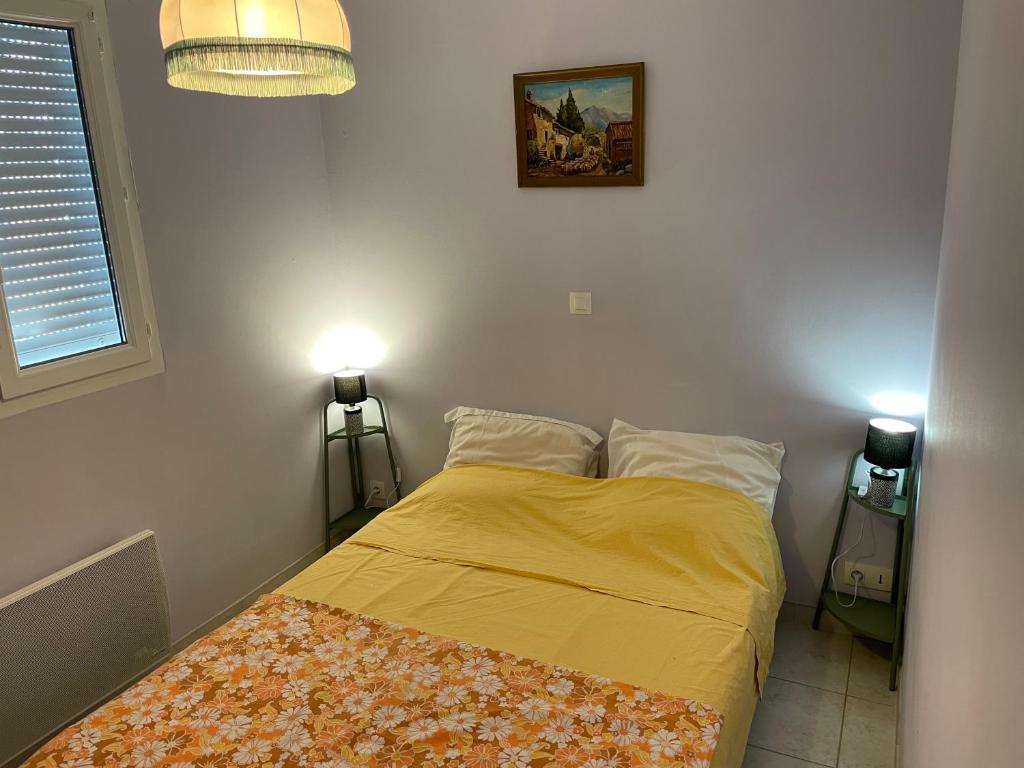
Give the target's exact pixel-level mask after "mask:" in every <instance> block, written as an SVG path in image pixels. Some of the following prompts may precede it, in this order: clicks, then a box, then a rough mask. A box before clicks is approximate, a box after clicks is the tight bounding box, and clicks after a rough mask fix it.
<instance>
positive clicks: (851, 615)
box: [812, 451, 920, 691]
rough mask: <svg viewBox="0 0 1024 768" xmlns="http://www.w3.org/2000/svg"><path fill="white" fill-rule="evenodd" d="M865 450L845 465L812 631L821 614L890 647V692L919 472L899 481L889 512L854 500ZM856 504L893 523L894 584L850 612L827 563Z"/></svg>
mask: <svg viewBox="0 0 1024 768" xmlns="http://www.w3.org/2000/svg"><path fill="white" fill-rule="evenodd" d="M863 456H864V451H859V452H858V453H856V454H855V455H854V457H853V459H851V460H850V470H849V472H848V473H847V476H846V492H845V493H844V495H843V506H842V509H841V510H840V512H839V522H838V523H837V524H836V533H835V536H834V537H833V539H832V550H831V551H830V552H829V555H828V563H829V568H828V569H827V570H826V572H825V578H824V580H823V581H822V583H821V593H820V594H819V596H818V606H817V608H816V609H815V611H814V623H813V624H812V626H813V627H814V629H817V628H818V626H819V625H820V624H821V614H822V612H823V611H828V612H829V613H830V614H832V615H833V616H835V617H836V618H837V619H838V620H839V621H841V622H843V623H844V624H845V625H846V626H848V627H849V628H850V629H851V630H853V633H854V634H855V635H861V636H864V637H870V638H873V639H875V640H880V641H881V642H883V643H888V644H890V645H891V646H892V662H891V663H890V666H889V690H890V691H895V690H896V671H897V669H898V665H899V661H900V655H901V654H902V652H903V616H904V613H905V611H906V607H907V588H908V587H909V584H908V576H909V573H910V548H911V540H912V538H913V531H914V517H915V515H916V514H917V487H918V480H919V474H920V472H919V467H918V465H917V464H914V465H913V466H911V467H910V468H909V469H908V470H907V471H906V473H905V475H904V477H903V493H902V494H900V495H898V496H897V497H896V501H895V502H894V503H893V505H892V508H891V509H884V508H883V507H876V506H875V505H874V504H872V503H871V502H870V501H868V500H867V499H866V498H861V497H860V496H858V495H857V485H856V484H855V483H854V477H855V476H856V472H857V467H858V465H859V462H860V460H861V458H862V457H863ZM851 501H852V502H853V503H854V504H859V505H860V506H861V507H863V508H864V509H865V510H866V512H865V514H876V515H883V516H884V517H889V518H893V519H895V520H896V551H895V555H894V558H893V568H892V572H893V584H892V596H891V597H890V599H889V601H888V602H885V601H882V600H870V599H868V598H866V597H862V596H860V595H858V596H857V600H856V601H855V602H854V604H853V605H852V606H850V607H846V606H844V605H842V604H840V602H839V599H838V598H837V597H836V594H835V592H834V591H832V590H830V589H829V583H830V580H831V576H832V568H831V565H832V561H833V560H835V558H836V553H837V552H838V551H839V542H840V541H841V539H842V537H843V527H844V526H845V525H846V514H847V512H848V511H849V508H850V502H851Z"/></svg>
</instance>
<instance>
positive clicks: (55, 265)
mask: <svg viewBox="0 0 1024 768" xmlns="http://www.w3.org/2000/svg"><path fill="white" fill-rule="evenodd" d="M107 38H108V35H107V32H106V17H105V15H104V9H103V3H102V0H0V310H2V311H0V415H4V414H7V413H11V412H15V411H21V410H25V409H26V408H31V407H34V406H37V405H42V404H44V403H47V402H54V401H56V400H61V399H65V398H67V397H71V396H74V395H77V394H83V393H85V392H90V391H95V390H96V389H100V388H103V387H106V386H111V385H113V384H119V383H122V382H124V381H128V380H131V379H135V378H140V377H141V376H146V375H150V374H153V373H158V372H160V371H161V370H162V369H163V363H162V359H161V355H160V348H159V342H158V341H157V337H156V327H155V322H154V318H153V308H152V299H151V297H150V293H149V286H148V280H147V275H146V264H145V257H144V254H143V251H142V240H141V236H140V231H139V224H138V211H137V208H136V202H135V190H134V186H133V185H132V183H131V173H130V168H129V165H128V156H127V149H126V142H125V137H124V131H123V128H122V126H121V115H120V109H119V105H118V97H117V91H116V84H115V80H114V75H113V65H112V62H111V60H110V58H111V54H110V52H109V50H106V49H108V48H109V45H108V44H107V43H106V42H105V41H106V40H107Z"/></svg>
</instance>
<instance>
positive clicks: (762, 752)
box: [743, 747, 819, 768]
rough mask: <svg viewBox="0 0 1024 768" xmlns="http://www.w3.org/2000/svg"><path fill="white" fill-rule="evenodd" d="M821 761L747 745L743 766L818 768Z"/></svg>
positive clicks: (750, 767)
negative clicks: (814, 761) (801, 758)
mask: <svg viewBox="0 0 1024 768" xmlns="http://www.w3.org/2000/svg"><path fill="white" fill-rule="evenodd" d="M818 766H819V763H808V762H807V761H806V760H800V759H799V758H796V757H789V756H788V755H780V754H779V753H778V752H769V751H768V750H767V749H761V748H760V747H747V754H746V755H744V757H743V768H818Z"/></svg>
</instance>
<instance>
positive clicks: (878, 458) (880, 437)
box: [864, 419, 917, 469]
mask: <svg viewBox="0 0 1024 768" xmlns="http://www.w3.org/2000/svg"><path fill="white" fill-rule="evenodd" d="M916 437H917V427H915V426H914V425H913V424H910V423H908V422H906V421H899V420H898V419H871V421H869V422H868V438H867V442H866V443H865V445H864V460H865V461H866V462H868V463H869V464H874V465H875V466H878V467H883V468H884V469H906V468H907V467H909V466H910V465H911V463H912V462H913V460H914V439H915V438H916Z"/></svg>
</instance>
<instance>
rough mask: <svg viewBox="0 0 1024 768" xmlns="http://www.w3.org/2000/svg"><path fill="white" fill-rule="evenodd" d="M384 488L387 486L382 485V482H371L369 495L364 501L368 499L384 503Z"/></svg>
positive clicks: (385, 491)
mask: <svg viewBox="0 0 1024 768" xmlns="http://www.w3.org/2000/svg"><path fill="white" fill-rule="evenodd" d="M386 488H387V486H385V485H384V482H383V481H382V480H371V481H370V495H369V496H367V497H366V500H367V501H370V499H374V500H376V501H379V502H381V503H382V504H383V503H384V501H385V497H384V495H385V494H386V493H387V490H386Z"/></svg>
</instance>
